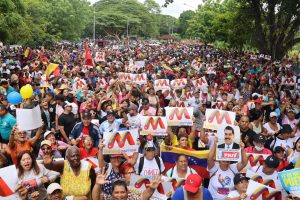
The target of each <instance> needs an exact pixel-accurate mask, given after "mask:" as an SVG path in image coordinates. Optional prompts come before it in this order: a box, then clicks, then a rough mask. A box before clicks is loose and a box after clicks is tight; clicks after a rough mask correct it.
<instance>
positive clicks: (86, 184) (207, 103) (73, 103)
mask: <svg viewBox="0 0 300 200" xmlns="http://www.w3.org/2000/svg"><path fill="white" fill-rule="evenodd" d="M96 52H101V53H103V54H102V55H103V58H102V60H101V61H98V60H97V59H94V58H95V56H96ZM90 57H92V60H89V59H90ZM90 61H91V62H90ZM136 61H140V62H142V63H143V66H138V65H135V64H133V63H135V62H136ZM50 63H57V64H58V66H59V67H58V68H57V69H58V70H59V71H58V73H55V71H54V72H51V73H49V71H48V70H49V69H48V66H49V64H50ZM165 66H167V67H165ZM122 72H126V73H132V74H142V73H145V74H146V76H147V81H146V83H145V84H137V83H134V82H123V81H122V80H120V79H119V73H122ZM299 72H300V62H299V59H298V58H290V59H288V58H284V59H282V60H281V61H275V60H272V59H269V57H264V56H261V55H255V54H253V53H250V52H243V53H238V52H234V51H232V52H222V51H219V50H217V49H215V48H213V47H211V46H206V45H200V44H188V43H165V44H159V45H153V44H151V43H150V42H147V41H137V42H136V44H135V45H130V46H128V45H116V44H105V45H104V46H103V47H98V46H97V47H95V46H90V47H88V44H86V46H85V47H77V46H63V47H59V48H58V47H53V48H48V49H45V48H36V49H30V50H29V49H22V48H14V49H9V48H3V49H1V50H0V73H1V80H0V95H1V96H0V101H1V102H0V103H1V104H0V143H1V146H0V147H1V148H0V150H1V151H0V169H1V168H4V167H7V166H10V165H15V166H16V169H17V175H18V179H19V180H18V181H19V183H20V184H19V186H18V187H17V189H16V191H17V192H18V194H19V196H20V198H21V199H22V200H31V199H36V200H37V199H41V200H42V199H50V200H63V199H67V200H69V199H73V200H92V199H93V200H98V199H129V200H135V199H145V200H146V199H151V197H152V196H153V194H154V192H155V190H156V189H157V188H158V187H159V185H160V183H161V182H163V181H164V179H165V178H166V177H169V178H175V179H185V185H184V186H182V187H180V188H179V189H177V190H176V191H175V193H174V194H172V195H169V196H168V197H167V198H169V199H175V200H180V199H214V200H221V199H222V200H224V199H226V200H236V199H250V197H249V194H247V193H246V191H247V187H248V183H249V178H248V177H247V176H246V175H245V171H244V170H245V168H247V169H248V170H251V171H252V172H253V173H254V174H258V175H260V176H261V177H262V178H263V179H271V180H273V181H274V182H275V186H274V188H275V189H277V190H279V191H281V192H282V199H283V197H284V198H296V197H292V196H291V195H289V194H287V192H286V191H284V189H283V188H282V186H281V184H280V182H279V180H278V174H277V172H281V171H284V170H289V169H294V168H295V165H296V163H297V161H298V160H299V155H300V123H299V118H300V93H299V87H298V79H300V78H299V76H300V74H299ZM201 77H205V81H206V82H207V84H205V85H203V86H202V87H200V88H197V87H195V85H194V84H193V80H196V79H199V78H201ZM157 79H168V80H174V79H186V80H187V84H186V85H185V87H184V88H182V89H172V88H171V89H170V90H156V89H155V85H154V81H155V80H157ZM27 84H30V85H31V86H32V88H33V91H34V95H33V96H32V97H30V98H26V99H24V98H23V100H22V102H21V103H20V104H18V105H13V104H12V103H11V102H9V101H8V98H7V97H8V95H9V94H10V93H11V92H14V91H16V92H19V91H20V88H22V87H23V86H25V85H27ZM299 84H300V83H299ZM182 102H184V104H185V106H187V107H192V108H193V125H192V126H180V127H179V126H169V127H167V132H166V134H165V136H159V137H158V136H143V135H140V136H139V137H138V138H135V139H137V140H138V144H139V149H138V152H134V153H133V155H127V154H111V155H106V154H104V153H103V148H104V147H105V142H104V141H103V134H104V133H107V132H110V133H113V132H116V131H121V130H133V129H138V130H139V131H140V130H141V128H142V127H141V116H166V110H165V108H166V107H177V106H179V104H180V103H182ZM36 106H39V108H40V110H41V119H42V121H43V125H42V126H41V127H40V128H38V129H36V130H27V131H23V130H19V128H18V124H17V123H16V121H17V120H16V109H19V108H21V109H33V108H34V107H36ZM209 108H213V109H219V110H226V111H231V112H234V113H236V119H235V122H234V123H235V125H236V126H238V127H239V129H240V134H241V142H240V143H239V144H236V145H237V146H239V148H240V149H241V160H240V161H239V162H232V161H217V160H216V159H215V158H216V155H215V154H216V148H218V139H219V138H218V136H217V134H216V131H215V130H211V129H207V128H205V127H204V124H205V121H206V116H205V112H206V109H209ZM162 144H163V145H165V146H166V148H169V149H172V148H174V147H177V148H180V149H185V150H188V151H205V150H209V155H208V157H207V171H208V172H209V178H204V177H201V176H200V175H199V174H198V173H197V171H196V170H195V169H193V168H192V167H191V166H189V162H188V156H187V155H178V157H177V159H176V163H175V166H174V167H172V168H169V169H167V168H166V167H165V165H164V160H163V159H162V158H161V157H160V151H161V145H162ZM247 153H254V154H264V155H266V158H265V160H264V162H263V163H262V164H261V165H258V166H255V167H251V166H249V164H248V159H247ZM86 158H95V159H96V160H97V162H98V163H97V167H98V169H99V170H98V171H97V172H96V171H95V169H96V168H95V167H94V166H92V165H91V163H90V162H87V160H86ZM133 174H136V175H140V176H143V177H147V178H149V180H150V181H149V184H148V185H147V189H145V190H144V191H142V192H140V193H135V192H133V191H131V190H130V187H128V186H129V185H130V180H131V176H132V175H133ZM29 179H36V181H37V189H36V190H34V191H33V190H32V188H28V187H25V186H24V185H23V184H22V182H23V181H25V180H29Z"/></svg>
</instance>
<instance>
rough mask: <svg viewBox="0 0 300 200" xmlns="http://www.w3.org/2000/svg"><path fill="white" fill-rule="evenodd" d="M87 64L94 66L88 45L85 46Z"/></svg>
mask: <svg viewBox="0 0 300 200" xmlns="http://www.w3.org/2000/svg"><path fill="white" fill-rule="evenodd" d="M85 64H86V65H88V66H94V65H93V59H92V56H91V53H90V49H89V48H88V47H86V48H85Z"/></svg>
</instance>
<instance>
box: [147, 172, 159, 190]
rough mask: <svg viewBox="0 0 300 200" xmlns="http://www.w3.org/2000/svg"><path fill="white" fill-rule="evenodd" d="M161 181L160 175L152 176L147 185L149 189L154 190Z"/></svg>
mask: <svg viewBox="0 0 300 200" xmlns="http://www.w3.org/2000/svg"><path fill="white" fill-rule="evenodd" d="M160 183H161V175H159V176H154V177H153V178H152V180H151V181H150V184H149V185H148V186H149V187H150V188H151V189H153V190H156V189H157V187H158V186H159V184H160Z"/></svg>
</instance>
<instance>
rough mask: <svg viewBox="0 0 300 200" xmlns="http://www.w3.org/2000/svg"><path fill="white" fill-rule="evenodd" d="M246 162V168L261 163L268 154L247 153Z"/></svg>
mask: <svg viewBox="0 0 300 200" xmlns="http://www.w3.org/2000/svg"><path fill="white" fill-rule="evenodd" d="M246 155H247V158H248V164H247V166H246V168H247V169H250V168H252V167H255V166H259V165H263V163H264V161H265V159H266V158H267V157H268V156H269V155H268V154H257V153H247V154H246Z"/></svg>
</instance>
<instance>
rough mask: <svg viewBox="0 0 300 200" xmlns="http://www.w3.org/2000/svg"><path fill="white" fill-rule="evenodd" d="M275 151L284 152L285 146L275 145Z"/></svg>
mask: <svg viewBox="0 0 300 200" xmlns="http://www.w3.org/2000/svg"><path fill="white" fill-rule="evenodd" d="M273 152H274V153H280V152H284V148H283V147H281V146H277V147H275V149H274V150H273Z"/></svg>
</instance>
